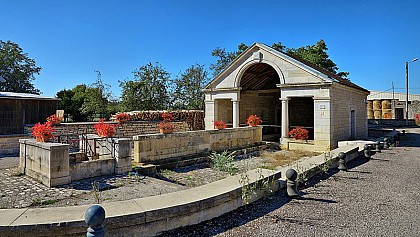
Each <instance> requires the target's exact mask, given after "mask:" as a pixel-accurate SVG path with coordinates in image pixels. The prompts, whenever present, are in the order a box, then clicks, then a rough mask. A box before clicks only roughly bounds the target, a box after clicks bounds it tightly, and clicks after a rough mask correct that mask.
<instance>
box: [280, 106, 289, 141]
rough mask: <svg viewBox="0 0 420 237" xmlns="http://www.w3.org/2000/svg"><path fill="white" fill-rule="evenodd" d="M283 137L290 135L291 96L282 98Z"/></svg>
mask: <svg viewBox="0 0 420 237" xmlns="http://www.w3.org/2000/svg"><path fill="white" fill-rule="evenodd" d="M281 137H282V138H287V137H289V98H283V99H281Z"/></svg>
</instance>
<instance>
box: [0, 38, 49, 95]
mask: <svg viewBox="0 0 420 237" xmlns="http://www.w3.org/2000/svg"><path fill="white" fill-rule="evenodd" d="M40 71H41V67H38V66H37V65H36V63H35V60H33V59H31V58H29V56H28V54H27V53H24V52H23V50H22V49H21V48H20V47H19V45H18V44H16V43H13V42H11V41H7V42H5V41H1V40H0V77H2V78H3V79H4V81H3V80H1V81H0V91H10V92H18V93H32V94H40V93H41V91H40V90H38V89H36V88H35V87H34V85H33V84H32V81H33V80H35V75H36V74H39V73H40Z"/></svg>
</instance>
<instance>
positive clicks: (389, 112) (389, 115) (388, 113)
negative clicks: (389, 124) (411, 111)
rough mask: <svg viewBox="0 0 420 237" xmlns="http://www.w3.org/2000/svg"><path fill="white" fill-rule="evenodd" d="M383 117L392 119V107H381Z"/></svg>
mask: <svg viewBox="0 0 420 237" xmlns="http://www.w3.org/2000/svg"><path fill="white" fill-rule="evenodd" d="M382 118H383V119H392V109H382Z"/></svg>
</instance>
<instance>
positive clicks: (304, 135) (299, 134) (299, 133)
mask: <svg viewBox="0 0 420 237" xmlns="http://www.w3.org/2000/svg"><path fill="white" fill-rule="evenodd" d="M308 133H309V132H308V130H306V129H304V128H303V127H296V128H294V129H292V130H291V131H290V132H289V136H290V137H291V138H294V139H296V140H308V138H309V135H308Z"/></svg>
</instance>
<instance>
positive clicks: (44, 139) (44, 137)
mask: <svg viewBox="0 0 420 237" xmlns="http://www.w3.org/2000/svg"><path fill="white" fill-rule="evenodd" d="M35 138H36V141H37V142H48V141H50V139H51V135H49V134H43V135H42V136H37V137H35Z"/></svg>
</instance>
